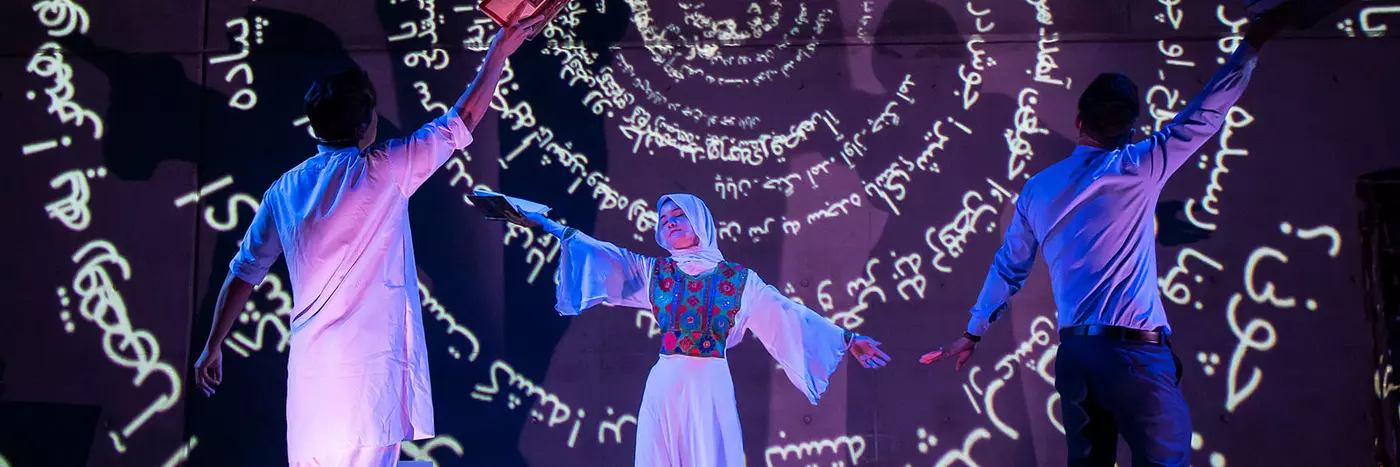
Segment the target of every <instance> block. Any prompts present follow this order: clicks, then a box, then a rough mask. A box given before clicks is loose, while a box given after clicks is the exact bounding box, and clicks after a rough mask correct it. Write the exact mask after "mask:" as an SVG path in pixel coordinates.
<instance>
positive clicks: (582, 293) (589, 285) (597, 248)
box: [554, 228, 656, 316]
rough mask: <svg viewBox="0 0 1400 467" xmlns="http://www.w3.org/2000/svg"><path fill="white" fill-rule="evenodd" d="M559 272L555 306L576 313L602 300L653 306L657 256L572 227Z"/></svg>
mask: <svg viewBox="0 0 1400 467" xmlns="http://www.w3.org/2000/svg"><path fill="white" fill-rule="evenodd" d="M560 237H561V238H562V239H563V240H562V241H563V242H564V244H563V246H562V247H561V248H560V249H561V250H562V252H561V254H560V257H559V269H558V271H557V274H558V278H559V285H558V286H556V288H555V291H554V298H555V303H554V309H555V310H556V311H558V312H559V314H560V315H565V316H573V315H577V314H579V313H580V312H582V311H583V310H587V309H588V308H591V307H593V306H594V305H597V304H599V303H606V304H608V305H613V306H622V307H629V308H651V300H650V299H648V297H647V290H648V287H650V285H651V269H652V265H653V264H654V263H655V261H656V259H655V258H649V257H646V256H642V255H639V254H636V253H633V252H631V251H628V250H627V249H626V248H621V247H619V246H617V245H613V244H611V243H608V242H604V241H601V240H598V239H595V238H593V237H590V236H588V234H585V233H583V232H579V231H578V230H576V229H572V228H569V229H567V230H565V231H564V232H562V234H561V235H560Z"/></svg>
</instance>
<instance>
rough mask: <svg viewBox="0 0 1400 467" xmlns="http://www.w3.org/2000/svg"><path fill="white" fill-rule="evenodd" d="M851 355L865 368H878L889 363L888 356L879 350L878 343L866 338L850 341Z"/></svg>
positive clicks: (858, 337) (859, 337)
mask: <svg viewBox="0 0 1400 467" xmlns="http://www.w3.org/2000/svg"><path fill="white" fill-rule="evenodd" d="M850 352H851V355H853V356H855V357H856V360H860V365H861V366H863V367H866V368H880V367H882V366H885V365H888V364H889V363H890V356H889V355H887V354H885V352H884V351H883V350H880V341H877V340H875V339H871V338H869V337H866V336H856V337H855V338H854V339H852V340H851V350H850Z"/></svg>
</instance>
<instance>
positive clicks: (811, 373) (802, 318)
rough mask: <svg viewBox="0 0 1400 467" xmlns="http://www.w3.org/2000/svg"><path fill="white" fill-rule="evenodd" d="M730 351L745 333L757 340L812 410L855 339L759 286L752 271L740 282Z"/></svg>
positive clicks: (779, 293)
mask: <svg viewBox="0 0 1400 467" xmlns="http://www.w3.org/2000/svg"><path fill="white" fill-rule="evenodd" d="M735 321H736V322H735V323H734V324H735V331H736V332H731V333H730V334H729V342H728V343H727V344H728V345H729V346H733V345H734V344H737V343H739V340H741V339H742V338H743V335H744V331H745V330H747V331H749V332H752V333H753V335H754V336H755V337H758V340H759V341H760V342H763V346H764V347H765V348H767V349H768V354H769V355H772V356H773V359H774V360H777V361H778V364H779V365H781V366H782V368H783V372H784V373H787V377H788V380H789V381H792V385H793V386H796V387H797V390H799V391H802V393H803V394H805V395H806V396H807V400H808V401H809V402H811V403H812V405H816V404H817V401H819V400H820V399H821V397H822V394H824V393H825V392H826V388H827V386H828V385H829V384H830V380H831V374H832V373H834V372H836V366H837V365H840V364H841V359H842V358H843V357H844V356H845V355H846V350H847V349H848V348H849V347H850V345H851V338H852V337H853V336H854V334H852V333H851V332H850V331H847V330H845V329H842V328H841V327H839V326H837V325H835V324H833V323H832V322H831V321H829V320H827V319H826V318H825V317H823V316H822V315H820V314H817V312H815V311H812V310H811V309H810V308H807V307H805V306H802V305H801V304H799V303H797V302H794V301H792V299H790V298H788V297H787V296H785V295H783V294H782V293H781V292H779V291H778V289H777V288H776V287H773V286H772V285H768V284H767V283H765V282H763V279H761V278H759V277H758V274H756V273H754V272H753V270H749V271H748V277H747V278H746V279H745V282H744V295H743V298H742V300H741V308H740V309H739V316H738V318H737V319H736V320H735Z"/></svg>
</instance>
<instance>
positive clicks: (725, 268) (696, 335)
mask: <svg viewBox="0 0 1400 467" xmlns="http://www.w3.org/2000/svg"><path fill="white" fill-rule="evenodd" d="M652 274H653V275H652V284H653V285H652V289H651V303H652V312H653V313H654V314H655V315H656V324H657V326H659V327H660V328H661V330H662V337H661V349H660V353H661V354H662V355H689V356H692V357H716V358H724V350H725V344H726V342H728V340H729V332H730V331H731V330H732V328H733V325H734V319H735V316H736V315H738V313H739V307H740V306H741V303H740V301H739V300H737V299H736V298H737V297H739V296H741V295H742V294H743V291H744V281H745V280H746V278H747V277H748V270H747V269H744V267H743V266H740V265H738V264H734V263H728V262H725V263H720V264H719V267H717V268H715V270H714V271H712V272H710V273H707V274H705V275H702V276H699V277H695V276H689V275H686V274H685V273H684V272H683V271H681V270H680V268H678V267H677V266H676V262H675V260H672V259H670V258H662V259H659V260H657V262H656V267H655V268H654V269H653V273H652Z"/></svg>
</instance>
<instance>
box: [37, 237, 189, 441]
mask: <svg viewBox="0 0 1400 467" xmlns="http://www.w3.org/2000/svg"><path fill="white" fill-rule="evenodd" d="M72 260H73V264H78V265H80V266H79V267H78V272H77V273H76V274H75V275H74V276H73V284H72V287H73V288H72V293H73V294H74V295H76V296H77V298H78V304H77V305H78V315H79V316H82V317H83V319H86V320H87V321H89V322H91V323H93V324H95V325H97V327H98V328H99V329H101V330H102V350H103V352H105V353H106V354H107V359H108V360H110V361H111V362H112V363H114V364H116V365H117V366H120V367H123V368H130V369H132V370H135V373H136V374H135V376H133V377H132V380H131V385H132V387H137V388H142V387H146V385H145V383H146V380H147V379H149V378H150V377H151V376H154V375H159V376H163V377H164V379H165V380H166V381H167V382H168V384H169V389H168V390H167V391H166V392H164V393H162V394H160V396H159V397H157V398H156V399H155V400H153V401H151V403H150V404H149V405H147V406H146V408H145V409H144V410H142V411H141V413H140V414H137V415H136V416H135V417H133V418H132V419H131V420H130V421H128V422H127V423H126V425H123V426H122V428H121V430H120V431H117V430H108V431H107V436H108V437H109V438H111V440H112V446H113V447H114V449H116V450H117V452H125V451H126V441H127V440H130V439H131V437H132V436H134V435H135V434H136V432H137V431H139V430H140V429H141V427H142V426H145V425H146V423H148V422H150V421H151V419H152V418H154V417H155V416H156V415H159V414H161V413H164V412H165V411H167V410H170V409H171V408H172V407H174V406H175V404H176V403H178V402H179V401H180V395H181V391H182V389H183V386H182V382H183V380H182V379H180V374H179V372H178V371H176V370H175V367H174V366H171V364H170V362H167V361H162V360H161V355H160V342H159V341H157V340H156V337H155V336H154V335H152V334H151V332H150V331H147V330H144V329H137V328H135V327H134V326H133V324H132V323H131V318H130V315H128V314H127V309H126V301H125V300H123V299H122V295H121V294H120V293H119V292H117V290H116V289H115V287H116V284H115V283H114V281H113V280H112V275H111V273H110V272H109V271H108V269H107V267H106V265H111V266H113V267H115V268H117V271H118V272H119V273H120V276H121V279H122V280H123V281H126V280H130V279H131V265H130V263H128V262H127V259H126V258H125V257H123V256H122V255H121V253H119V252H117V247H116V246H115V245H112V243H111V242H108V241H106V240H93V241H90V242H88V243H87V244H84V245H83V246H82V247H80V248H79V249H78V251H77V252H76V253H74V254H73V257H72ZM58 297H59V304H60V305H61V306H62V307H64V310H63V311H62V312H61V315H63V316H65V317H66V316H71V315H70V313H69V311H68V310H67V307H68V306H69V305H71V304H72V300H70V299H69V291H68V289H65V288H63V287H60V288H59V289H58ZM65 321H67V319H66V318H65Z"/></svg>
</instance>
